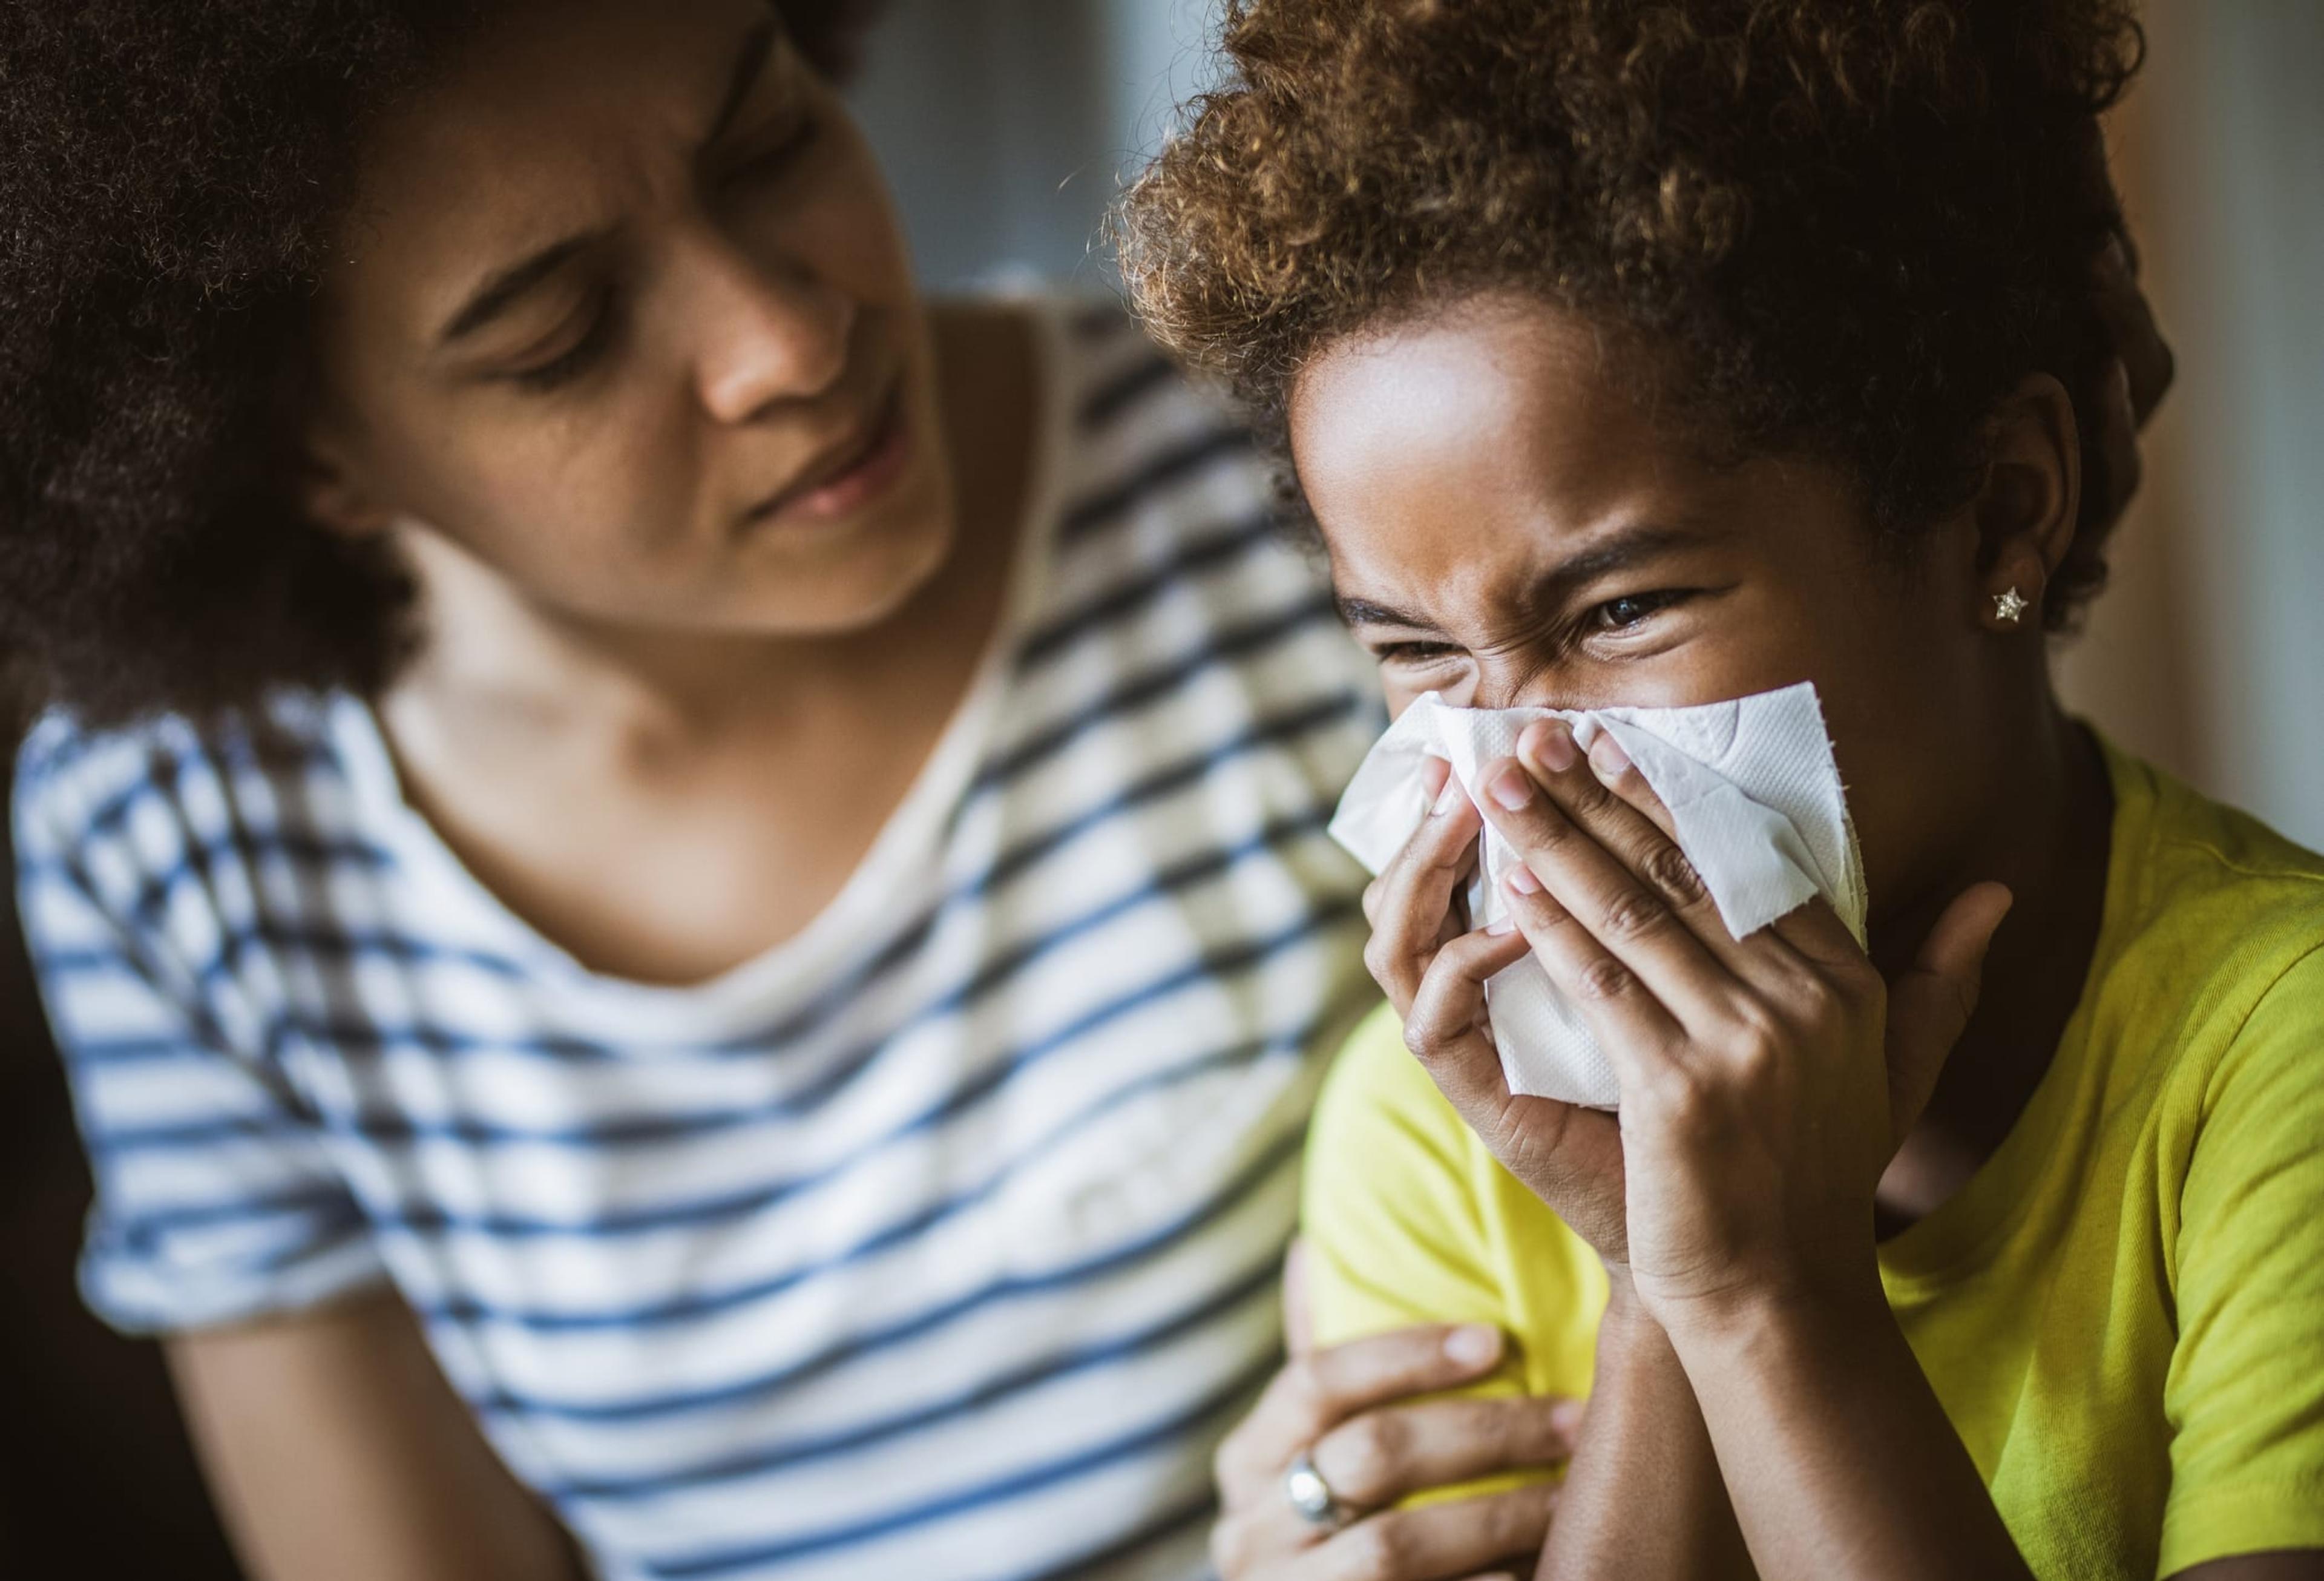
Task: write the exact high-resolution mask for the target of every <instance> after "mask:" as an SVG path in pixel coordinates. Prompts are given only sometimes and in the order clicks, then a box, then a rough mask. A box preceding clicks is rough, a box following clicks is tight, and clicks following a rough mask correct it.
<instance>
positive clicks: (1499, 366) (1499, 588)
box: [1290, 298, 1996, 901]
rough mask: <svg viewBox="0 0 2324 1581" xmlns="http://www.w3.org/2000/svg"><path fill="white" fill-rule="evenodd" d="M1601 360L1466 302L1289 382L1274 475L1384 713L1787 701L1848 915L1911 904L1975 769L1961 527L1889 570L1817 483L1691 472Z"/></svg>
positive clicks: (1826, 471) (1788, 476) (1838, 478)
mask: <svg viewBox="0 0 2324 1581" xmlns="http://www.w3.org/2000/svg"><path fill="white" fill-rule="evenodd" d="M1611 355H1612V354H1611V353H1610V352H1607V351H1605V350H1604V349H1603V348H1602V347H1601V345H1600V341H1599V339H1598V337H1595V336H1593V335H1592V334H1591V330H1590V329H1589V328H1588V327H1587V326H1586V325H1585V324H1583V323H1582V322H1580V321H1579V320H1577V319H1573V318H1572V317H1570V316H1568V315H1566V314H1563V313H1560V312H1557V311H1555V310H1550V309H1547V308H1545V307H1544V306H1542V305H1540V304H1538V303H1536V302H1533V301H1530V300H1511V299H1504V298H1485V299H1480V300H1476V301H1473V302H1471V303H1469V304H1467V305H1466V306H1464V307H1463V308H1462V309H1461V310H1458V311H1454V312H1450V313H1444V314H1439V315H1437V316H1434V317H1433V318H1429V319H1423V320H1421V321H1419V322H1418V323H1416V324H1415V325H1413V326H1411V327H1406V328H1391V329H1388V330H1385V331H1381V332H1378V333H1371V334H1367V335H1363V336H1359V337H1353V338H1351V339H1349V340H1346V341H1343V342H1341V343H1339V344H1338V345H1335V346H1333V347H1329V348H1327V349H1326V350H1325V351H1324V353H1323V355H1321V356H1319V357H1318V358H1317V359H1316V360H1315V361H1314V363H1312V364H1311V365H1309V366H1308V367H1307V369H1306V370H1305V372H1304V373H1303V374H1301V376H1300V378H1299V379H1298V381H1297V383H1296V387H1295V388H1294V391H1293V393H1292V401H1291V409H1290V417H1291V434H1292V448H1293V453H1294V457H1295V459H1296V464H1297V467H1298V474H1299V478H1300V482H1301V485H1302V486H1303V489H1304V492H1305V496H1306V498H1307V501H1308V503H1309V504H1310V505H1311V507H1312V508H1313V510H1314V515H1315V518H1316V520H1317V522H1318V523H1319V524H1320V526H1321V527H1322V530H1323V538H1324V541H1325V543H1326V545H1327V547H1328V548H1329V550H1330V553H1331V559H1332V572H1333V587H1334V590H1335V592H1336V593H1337V595H1338V597H1339V600H1340V604H1341V606H1342V611H1343V612H1344V614H1345V615H1346V616H1347V618H1348V620H1349V622H1350V624H1351V626H1352V628H1353V629H1354V631H1355V633H1356V634H1357V636H1358V637H1359V639H1360V640H1361V641H1362V642H1363V643H1365V644H1366V645H1367V646H1368V647H1369V649H1370V650H1371V652H1373V653H1374V654H1375V655H1376V656H1377V657H1378V659H1379V663H1380V672H1381V676H1382V678H1383V680H1384V681H1385V683H1386V686H1387V689H1388V698H1389V702H1390V705H1391V707H1395V708H1397V709H1399V710H1400V709H1402V708H1403V707H1404V706H1405V705H1406V704H1407V703H1409V702H1410V701H1411V700H1412V699H1413V698H1416V697H1417V696H1419V695H1420V694H1421V693H1423V692H1427V691H1436V692H1440V693H1442V694H1443V696H1444V698H1445V699H1446V700H1447V701H1449V702H1452V703H1455V704H1458V705H1462V706H1464V707H1518V706H1529V707H1601V706H1607V705H1617V704H1630V705H1638V706H1646V707H1682V706H1685V705H1689V704H1695V703H1706V702H1713V701H1718V700H1721V699H1724V698H1735V697H1739V696H1743V695H1746V694H1748V693H1751V692H1757V691H1765V690H1767V689H1772V688H1775V687H1782V686H1787V685H1790V684H1792V683H1794V682H1796V681H1801V680H1808V681H1812V682H1814V683H1815V686H1816V689H1817V691H1818V692H1819V694H1821V698H1822V701H1823V707H1824V714H1825V719H1826V722H1827V724H1828V726H1829V727H1830V729H1831V733H1832V736H1833V740H1834V744H1835V747H1836V750H1837V754H1838V756H1839V761H1840V769H1841V772H1842V773H1843V775H1844V776H1845V778H1846V779H1847V781H1848V783H1849V804H1850V808H1851V810H1852V811H1853V813H1854V816H1855V818H1856V820H1857V825H1858V833H1859V835H1860V837H1861V838H1862V841H1863V846H1864V852H1865V860H1866V865H1867V873H1868V876H1869V878H1870V880H1871V883H1872V885H1873V891H1874V896H1875V899H1876V901H1879V900H1881V899H1882V897H1883V895H1884V893H1885V894H1886V896H1887V897H1889V898H1892V899H1895V898H1901V897H1902V896H1904V895H1909V894H1913V893H1916V892H1918V891H1919V889H1920V887H1921V885H1922V884H1923V883H1926V882H1934V881H1935V879H1936V877H1937V874H1938V870H1939V868H1940V866H1941V860H1942V858H1941V851H1940V850H1939V844H1938V843H1939V841H1940V840H1941V836H1939V835H1938V834H1937V831H1942V830H1947V829H1958V828H1959V827H1960V824H1959V822H1958V821H1957V820H1958V818H1960V816H1961V809H1964V808H1967V807H1969V806H1971V805H1973V801H1972V796H1973V793H1974V790H1975V787H1976V786H1977V784H1978V780H1977V779H1976V778H1975V776H1977V775H1978V774H1979V773H1981V772H1984V768H1985V765H1986V764H1987V763H1988V762H1989V761H1990V760H1989V751H1988V747H1987V743H1985V742H1983V741H1982V740H1980V732H1979V728H1978V726H1979V721H1980V717H1981V710H1982V709H1983V707H1985V706H1986V705H1987V702H1988V701H1989V699H1990V698H1991V697H1992V695H1993V692H1992V687H1993V685H1994V672H1993V670H1992V669H1991V665H1992V658H1991V650H1992V649H1993V648H1994V646H1995V645H1996V644H1995V643H1993V641H1992V638H1991V635H1990V633H1988V632H1987V631H1986V630H1984V629H1983V628H1982V627H1981V626H1980V625H1979V624H1978V622H1977V620H1976V619H1975V616H1974V610H1975V608H1976V602H1975V601H1976V596H1977V594H1976V588H1975V587H1974V585H1973V584H1974V581H1975V564H1974V562H1975V559H1976V552H1975V529H1974V526H1973V524H1971V523H1969V522H1966V521H1965V522H1961V523H1955V524H1941V525H1940V526H1939V527H1938V528H1936V529H1935V530H1933V531H1932V535H1931V539H1930V545H1929V548H1928V550H1927V551H1926V552H1924V553H1923V554H1922V555H1920V556H1919V557H1918V558H1917V559H1916V560H1915V561H1914V564H1913V565H1911V566H1909V567H1900V566H1898V565H1896V564H1895V557H1894V556H1893V554H1891V555H1888V556H1886V557H1884V556H1883V555H1882V554H1881V553H1880V552H1879V550H1878V548H1877V545H1876V543H1875V540H1874V534H1873V531H1872V528H1871V526H1870V524H1869V522H1868V521H1867V517H1866V513H1865V510H1864V507H1863V506H1862V505H1861V504H1859V503H1858V499H1857V497H1856V495H1855V492H1854V491H1853V490H1852V489H1850V488H1849V486H1848V484H1847V480H1846V479H1845V478H1844V476H1842V475H1841V474H1840V472H1839V471H1837V470H1836V469H1833V468H1831V467H1823V466H1820V465H1815V464H1812V463H1807V462H1801V461H1782V460H1754V461H1748V462H1745V463H1742V464H1740V465H1730V466H1725V467H1720V466H1716V465H1712V464H1710V463H1707V462H1705V461H1704V460H1702V459H1701V458H1699V457H1698V456H1697V455H1696V453H1695V448H1692V447H1690V446H1689V445H1687V444H1686V443H1685V442H1684V440H1683V436H1682V435H1681V434H1680V433H1678V432H1677V431H1676V430H1674V429H1673V428H1672V427H1670V426H1667V425H1665V423H1662V422H1658V421H1657V420H1656V416H1655V411H1653V410H1652V406H1651V403H1650V402H1647V401H1645V400H1642V399H1640V398H1638V397H1636V396H1634V395H1633V394H1631V393H1629V391H1628V388H1627V387H1626V385H1625V384H1623V382H1621V381H1620V380H1619V379H1618V377H1617V376H1616V375H1617V374H1618V368H1616V367H1614V366H1611V365H1609V364H1608V363H1607V362H1606V361H1604V360H1602V359H1603V358H1605V357H1607V356H1611ZM1985 734H1987V735H1990V734H1991V733H1990V732H1986V733H1985Z"/></svg>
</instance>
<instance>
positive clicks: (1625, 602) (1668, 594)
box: [1584, 589, 1686, 633]
mask: <svg viewBox="0 0 2324 1581" xmlns="http://www.w3.org/2000/svg"><path fill="white" fill-rule="evenodd" d="M1685 597H1686V595H1685V594H1684V593H1683V592H1679V591H1677V590H1676V589H1670V590H1666V591H1663V592H1658V593H1629V594H1625V595H1624V596H1621V597H1619V598H1609V599H1608V600H1607V601H1606V602H1605V603H1603V604H1601V605H1600V606H1597V607H1596V608H1595V609H1592V610H1591V612H1590V614H1589V615H1588V616H1586V617H1585V623H1584V624H1587V625H1588V627H1589V628H1590V630H1591V631H1593V632H1601V633H1603V632H1625V631H1628V630H1629V629H1630V628H1631V627H1633V626H1636V625H1638V624H1642V623H1644V622H1645V621H1646V620H1647V619H1648V618H1649V617H1651V616H1653V615H1659V614H1661V613H1662V612H1663V611H1664V610H1665V609H1668V608H1669V607H1670V606H1672V605H1674V604H1677V603H1679V602H1681V601H1682V600H1683V599H1684V598H1685Z"/></svg>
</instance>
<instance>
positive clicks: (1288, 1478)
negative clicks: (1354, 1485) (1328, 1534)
mask: <svg viewBox="0 0 2324 1581" xmlns="http://www.w3.org/2000/svg"><path fill="white" fill-rule="evenodd" d="M1283 1496H1284V1497H1285V1498H1286V1499H1288V1500H1290V1501H1291V1508H1292V1509H1293V1510H1294V1511H1296V1512H1297V1513H1298V1516H1299V1519H1301V1520H1302V1521H1305V1522H1307V1524H1308V1525H1310V1526H1337V1525H1338V1524H1339V1523H1340V1516H1341V1510H1340V1501H1339V1499H1338V1498H1337V1497H1335V1496H1334V1495H1333V1493H1332V1484H1329V1483H1327V1482H1325V1481H1324V1480H1323V1473H1321V1472H1319V1471H1317V1470H1316V1469H1315V1463H1314V1461H1313V1460H1311V1459H1309V1458H1308V1457H1307V1454H1306V1452H1305V1450H1302V1451H1301V1452H1300V1454H1299V1456H1298V1458H1297V1459H1296V1460H1294V1461H1292V1463H1291V1467H1290V1469H1289V1470H1287V1471H1286V1472H1285V1473H1284V1474H1283Z"/></svg>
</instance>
